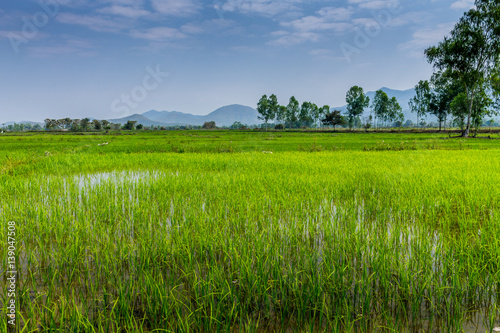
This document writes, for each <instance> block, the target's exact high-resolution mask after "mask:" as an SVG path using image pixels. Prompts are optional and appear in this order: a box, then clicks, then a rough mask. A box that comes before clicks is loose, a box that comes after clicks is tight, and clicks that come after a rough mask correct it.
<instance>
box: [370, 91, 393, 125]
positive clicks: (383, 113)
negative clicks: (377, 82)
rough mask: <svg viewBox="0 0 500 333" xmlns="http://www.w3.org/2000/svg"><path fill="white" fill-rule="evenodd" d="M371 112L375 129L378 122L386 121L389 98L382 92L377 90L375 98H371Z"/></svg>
mask: <svg viewBox="0 0 500 333" xmlns="http://www.w3.org/2000/svg"><path fill="white" fill-rule="evenodd" d="M372 110H373V114H374V115H375V119H376V120H377V127H378V126H379V122H380V121H385V120H386V119H387V113H388V112H389V96H387V94H386V93H385V92H384V91H383V90H377V91H376V92H375V97H373V102H372Z"/></svg>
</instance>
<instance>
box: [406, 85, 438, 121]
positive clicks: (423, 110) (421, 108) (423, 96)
mask: <svg viewBox="0 0 500 333" xmlns="http://www.w3.org/2000/svg"><path fill="white" fill-rule="evenodd" d="M431 100H432V94H431V87H430V85H429V81H419V82H418V84H417V85H416V86H415V96H413V97H412V98H411V99H410V102H409V103H408V106H409V107H410V110H411V112H415V113H416V114H417V124H418V123H419V120H420V118H422V117H424V116H425V115H426V114H427V113H429V110H430V106H431Z"/></svg>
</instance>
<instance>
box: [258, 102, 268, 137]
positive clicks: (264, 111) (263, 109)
mask: <svg viewBox="0 0 500 333" xmlns="http://www.w3.org/2000/svg"><path fill="white" fill-rule="evenodd" d="M257 112H258V113H259V114H260V116H259V119H260V120H264V122H265V123H266V131H267V122H268V121H269V119H271V116H270V112H269V101H268V99H267V95H262V97H261V98H260V100H259V103H257Z"/></svg>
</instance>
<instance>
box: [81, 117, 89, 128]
mask: <svg viewBox="0 0 500 333" xmlns="http://www.w3.org/2000/svg"><path fill="white" fill-rule="evenodd" d="M89 125H90V119H89V118H83V119H82V120H80V127H81V128H82V130H83V131H86V130H87V128H88V127H89Z"/></svg>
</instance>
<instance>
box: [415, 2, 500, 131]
mask: <svg viewBox="0 0 500 333" xmlns="http://www.w3.org/2000/svg"><path fill="white" fill-rule="evenodd" d="M476 7H477V8H474V9H471V10H469V11H468V12H467V13H465V14H464V16H463V17H462V18H461V19H460V21H459V22H458V23H457V24H456V25H455V27H454V28H453V30H452V31H451V34H450V36H448V37H445V38H444V40H443V41H442V42H440V43H439V44H438V45H437V46H433V47H430V48H428V49H426V50H425V55H426V57H427V60H428V61H429V63H431V64H432V65H433V66H434V68H436V69H438V70H440V71H447V72H448V73H449V75H450V76H452V77H453V78H454V79H456V80H458V81H459V82H460V83H461V84H462V86H463V88H464V92H465V97H466V99H467V118H466V120H465V128H464V130H463V133H462V136H463V137H468V136H469V133H470V128H471V124H472V120H473V119H472V116H473V110H474V102H475V98H476V97H477V95H478V94H479V93H480V91H481V87H482V85H483V84H484V83H485V81H487V80H488V79H489V76H490V74H491V73H492V72H493V71H494V70H495V67H496V66H497V63H498V58H499V56H500V14H499V13H500V3H499V1H498V0H476Z"/></svg>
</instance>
